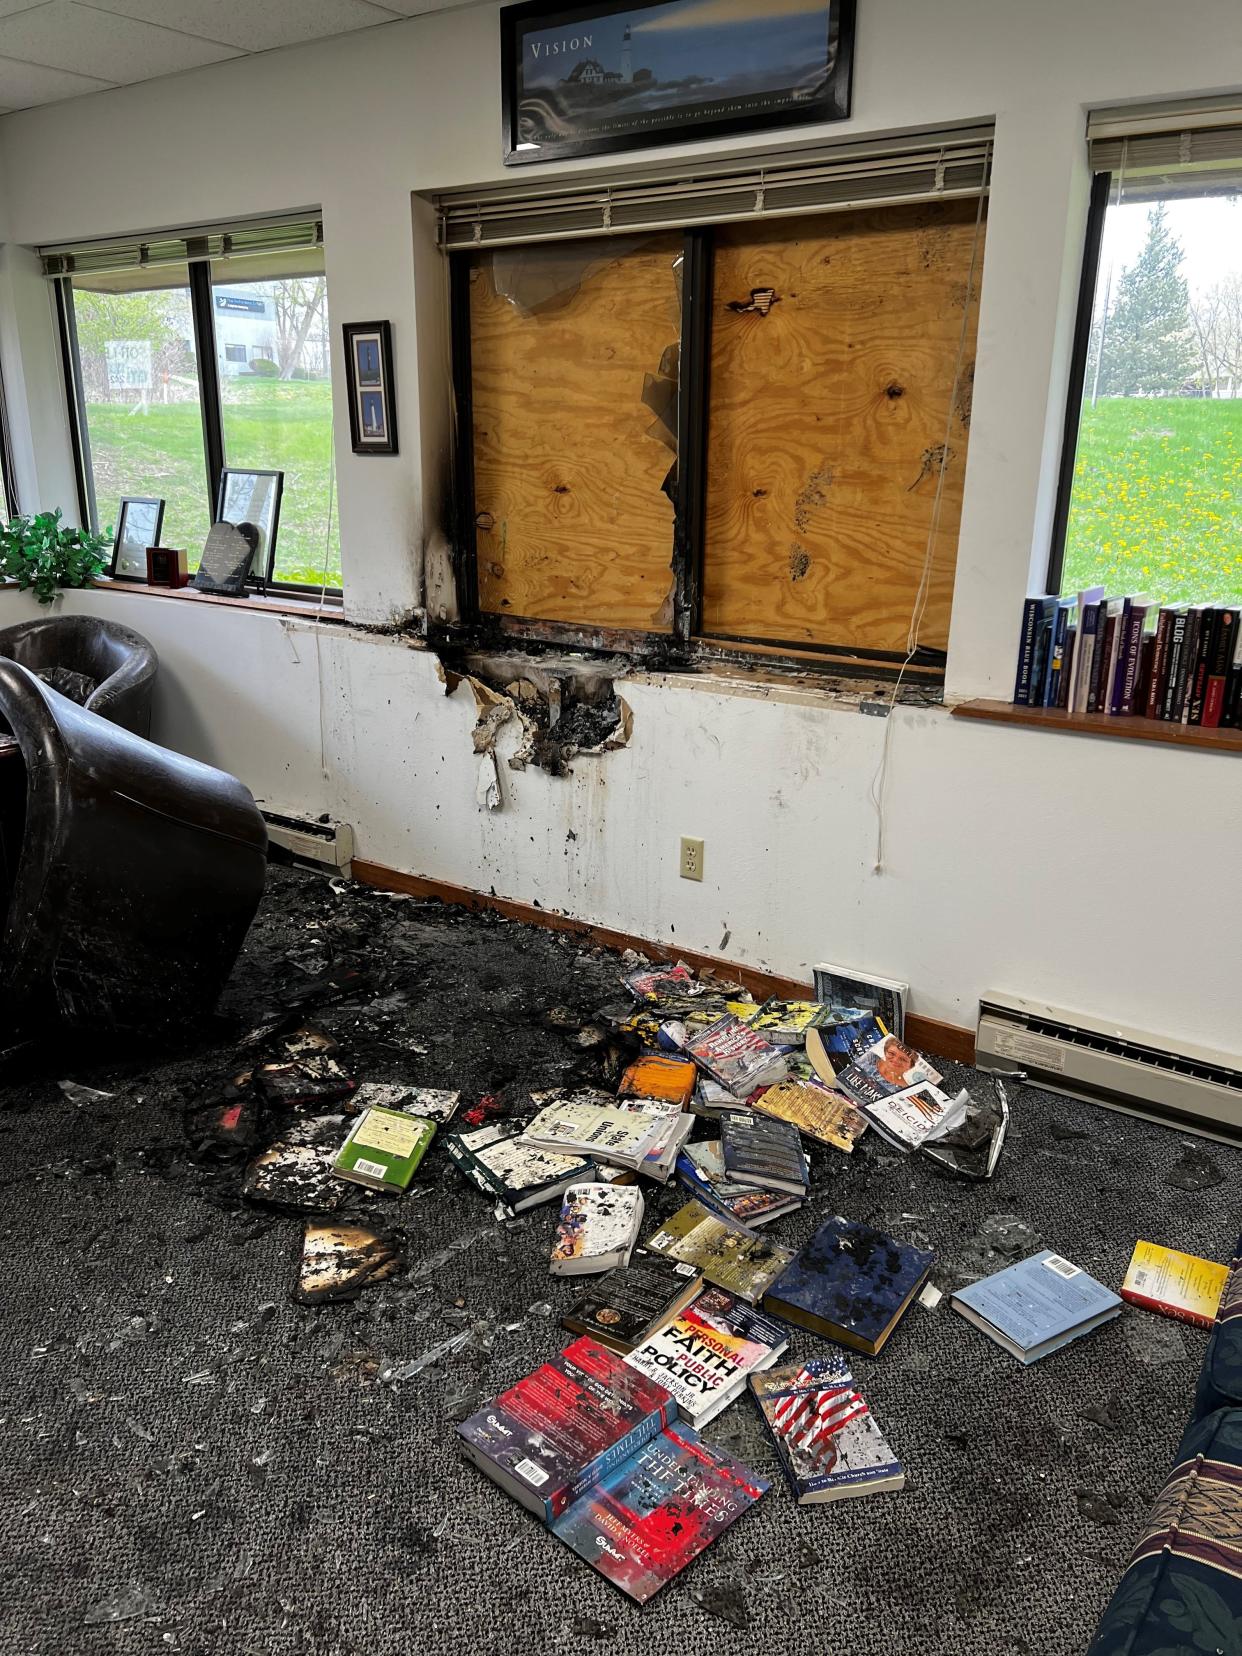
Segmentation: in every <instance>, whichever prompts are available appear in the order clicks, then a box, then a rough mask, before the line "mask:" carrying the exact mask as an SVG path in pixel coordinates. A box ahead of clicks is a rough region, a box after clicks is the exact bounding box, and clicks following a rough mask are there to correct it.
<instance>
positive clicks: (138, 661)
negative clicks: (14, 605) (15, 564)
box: [0, 615, 159, 736]
mask: <svg viewBox="0 0 1242 1656" xmlns="http://www.w3.org/2000/svg"><path fill="white" fill-rule="evenodd" d="M0 657H4V658H6V659H7V660H9V661H15V662H17V664H18V666H19V667H28V668H30V670H31V671H32V672H33V673H36V674H42V673H45V672H47V671H49V670H52V669H56V668H60V669H62V670H64V671H66V672H69V673H75V674H80V675H81V676H82V677H83V678H85V679H88V680H90V681H91V682H92V683H93V685H94V689H93V690H90V691H89V694H88V695H87V696H86V699H85V701H84V702H83V703H82V705H83V706H85V707H87V708H89V710H90V711H91V712H92V713H98V714H99V716H100V718H101V719H108V720H110V721H111V722H112V723H113V724H116V725H121V726H122V727H123V728H124V729H125V730H132V731H133V732H134V734H135V735H136V736H149V735H150V734H151V690H152V687H153V685H154V683H155V675H156V672H157V671H158V670H159V657H158V656H157V655H156V653H155V650H154V649H153V648H152V646H151V645H150V644H148V643H147V641H146V639H145V638H144V637H143V636H142V634H141V633H136V632H134V631H133V630H132V629H131V628H130V627H122V626H119V625H118V624H117V623H116V622H115V621H100V620H99V619H98V618H97V617H95V616H93V615H52V616H40V617H39V618H38V619H37V620H34V621H20V622H18V624H17V625H16V626H15V627H0Z"/></svg>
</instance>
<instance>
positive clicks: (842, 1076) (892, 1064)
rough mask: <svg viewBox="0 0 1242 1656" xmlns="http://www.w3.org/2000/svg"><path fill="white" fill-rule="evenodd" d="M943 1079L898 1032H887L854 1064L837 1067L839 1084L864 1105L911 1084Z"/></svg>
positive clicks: (844, 1091) (904, 1089) (934, 1082)
mask: <svg viewBox="0 0 1242 1656" xmlns="http://www.w3.org/2000/svg"><path fill="white" fill-rule="evenodd" d="M943 1079H944V1077H943V1076H942V1075H941V1074H940V1071H939V1070H937V1069H933V1068H932V1066H931V1065H930V1064H929V1063H928V1062H927V1060H926V1058H924V1057H922V1056H921V1055H920V1054H919V1053H917V1052H916V1051H915V1050H914V1048H913V1047H911V1046H906V1045H905V1043H904V1042H902V1041H899V1040H898V1039H897V1037H896V1036H895V1035H885V1036H882V1037H881V1039H880V1040H878V1041H876V1042H875V1043H874V1044H873V1045H872V1046H869V1047H868V1048H867V1049H866V1051H865V1052H862V1053H859V1054H858V1056H857V1057H856V1058H855V1059H854V1062H853V1063H852V1064H849V1065H847V1066H846V1068H845V1069H843V1070H840V1071H838V1073H837V1086H838V1087H840V1089H841V1091H842V1092H843V1093H846V1094H848V1096H849V1097H850V1098H852V1099H853V1100H854V1102H855V1103H856V1104H857V1105H858V1106H859V1107H860V1108H861V1107H862V1106H863V1105H866V1104H878V1103H879V1102H880V1101H881V1100H882V1099H885V1098H891V1097H892V1096H893V1094H894V1093H899V1092H905V1091H906V1090H907V1089H908V1088H910V1087H921V1086H923V1085H925V1084H926V1083H927V1082H931V1084H932V1085H933V1086H934V1085H935V1084H936V1082H938V1081H942V1080H943Z"/></svg>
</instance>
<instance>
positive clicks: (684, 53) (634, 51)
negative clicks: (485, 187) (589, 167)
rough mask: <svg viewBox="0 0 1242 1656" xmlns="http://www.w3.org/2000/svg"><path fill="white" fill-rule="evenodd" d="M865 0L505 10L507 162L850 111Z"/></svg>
mask: <svg viewBox="0 0 1242 1656" xmlns="http://www.w3.org/2000/svg"><path fill="white" fill-rule="evenodd" d="M854 6H855V0H598V3H597V4H595V5H579V6H551V5H548V4H546V3H545V0H529V3H527V4H523V5H518V6H506V7H505V8H504V10H503V11H502V12H501V14H500V29H501V81H502V98H503V115H504V146H505V164H506V165H507V166H520V165H522V164H523V163H525V162H529V161H555V160H558V159H560V158H562V157H567V156H577V155H602V154H607V153H610V152H614V151H617V150H628V149H636V148H639V147H640V146H643V145H648V144H677V143H685V142H687V141H688V140H691V139H695V138H719V137H722V136H723V135H725V134H727V133H737V132H751V131H761V130H768V129H775V128H780V127H789V126H803V125H806V124H808V123H815V122H820V121H843V120H846V119H847V118H848V116H849V113H850V86H851V79H852V72H853V57H854Z"/></svg>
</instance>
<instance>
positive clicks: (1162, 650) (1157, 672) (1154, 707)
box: [1143, 608, 1173, 719]
mask: <svg viewBox="0 0 1242 1656" xmlns="http://www.w3.org/2000/svg"><path fill="white" fill-rule="evenodd" d="M1172 628H1173V611H1172V610H1171V609H1167V608H1166V609H1162V610H1161V611H1160V617H1159V619H1158V620H1157V622H1156V643H1155V649H1154V651H1153V653H1152V660H1151V678H1150V680H1149V681H1148V685H1147V700H1146V703H1145V704H1144V708H1143V711H1144V713H1145V714H1146V716H1147V717H1148V718H1149V719H1158V718H1160V717H1161V713H1160V705H1161V701H1162V699H1163V696H1164V678H1165V667H1166V665H1167V664H1168V659H1169V633H1170V632H1171V631H1172Z"/></svg>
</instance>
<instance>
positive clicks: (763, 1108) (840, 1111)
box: [752, 1080, 867, 1154]
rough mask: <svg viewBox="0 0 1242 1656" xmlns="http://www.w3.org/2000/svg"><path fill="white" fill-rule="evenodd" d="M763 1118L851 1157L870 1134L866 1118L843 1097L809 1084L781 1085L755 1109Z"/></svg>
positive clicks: (765, 1094) (760, 1098)
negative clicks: (788, 1127)
mask: <svg viewBox="0 0 1242 1656" xmlns="http://www.w3.org/2000/svg"><path fill="white" fill-rule="evenodd" d="M752 1108H753V1109H756V1110H758V1111H759V1112H760V1113H761V1114H763V1115H767V1116H775V1117H776V1119H777V1120H778V1121H787V1122H789V1124H790V1125H791V1126H793V1127H796V1128H797V1129H798V1131H799V1132H800V1133H803V1134H804V1135H805V1136H806V1137H807V1138H809V1139H814V1140H815V1142H816V1143H817V1144H827V1145H830V1146H831V1147H832V1148H833V1149H834V1150H844V1151H845V1152H846V1153H847V1154H848V1153H850V1152H851V1151H852V1150H853V1148H854V1146H855V1145H856V1144H857V1143H858V1141H859V1139H860V1138H861V1137H862V1135H863V1134H864V1133H865V1132H866V1131H867V1118H866V1116H865V1115H863V1114H862V1112H861V1111H860V1110H858V1109H856V1108H855V1107H854V1105H853V1104H851V1103H850V1102H849V1100H848V1099H846V1098H843V1097H842V1096H841V1094H840V1093H835V1092H830V1091H829V1090H828V1089H827V1088H826V1087H823V1086H820V1085H814V1084H812V1083H810V1082H806V1081H792V1080H791V1081H781V1082H780V1083H779V1084H778V1085H777V1086H775V1087H769V1088H767V1090H766V1091H765V1092H762V1093H760V1094H759V1096H758V1097H757V1098H756V1099H755V1101H754V1104H753V1105H752Z"/></svg>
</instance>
